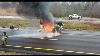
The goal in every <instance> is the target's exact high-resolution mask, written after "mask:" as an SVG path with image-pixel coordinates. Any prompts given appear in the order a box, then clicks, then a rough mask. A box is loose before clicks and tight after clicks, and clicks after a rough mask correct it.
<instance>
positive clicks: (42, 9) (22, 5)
mask: <svg viewBox="0 0 100 56" xmlns="http://www.w3.org/2000/svg"><path fill="white" fill-rule="evenodd" d="M49 7H50V2H19V4H18V6H17V8H16V9H17V13H18V14H19V15H21V16H25V17H27V18H32V17H39V18H40V19H45V20H48V21H49V22H52V23H54V20H53V16H52V14H51V13H50V12H49ZM32 19H34V18H32Z"/></svg>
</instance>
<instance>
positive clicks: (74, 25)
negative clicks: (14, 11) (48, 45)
mask: <svg viewBox="0 0 100 56" xmlns="http://www.w3.org/2000/svg"><path fill="white" fill-rule="evenodd" d="M63 23H64V28H65V29H76V30H89V31H100V24H92V23H89V22H86V23H81V22H78V21H77V22H76V21H75V22H71V21H67V22H63ZM10 25H15V26H16V27H37V26H39V21H38V20H29V19H27V20H18V19H0V26H10Z"/></svg>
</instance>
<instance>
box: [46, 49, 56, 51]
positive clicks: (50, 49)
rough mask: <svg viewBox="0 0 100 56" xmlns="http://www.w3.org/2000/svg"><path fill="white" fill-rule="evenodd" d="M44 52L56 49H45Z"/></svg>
mask: <svg viewBox="0 0 100 56" xmlns="http://www.w3.org/2000/svg"><path fill="white" fill-rule="evenodd" d="M44 50H48V51H49V50H54V49H44Z"/></svg>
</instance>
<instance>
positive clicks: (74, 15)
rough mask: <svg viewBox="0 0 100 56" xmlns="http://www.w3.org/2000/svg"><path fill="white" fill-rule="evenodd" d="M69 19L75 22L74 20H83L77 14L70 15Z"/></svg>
mask: <svg viewBox="0 0 100 56" xmlns="http://www.w3.org/2000/svg"><path fill="white" fill-rule="evenodd" d="M68 18H69V20H73V19H78V20H80V19H82V17H81V16H79V15H77V14H73V15H69V17H68Z"/></svg>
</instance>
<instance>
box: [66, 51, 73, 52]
mask: <svg viewBox="0 0 100 56" xmlns="http://www.w3.org/2000/svg"><path fill="white" fill-rule="evenodd" d="M65 52H74V51H65Z"/></svg>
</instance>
